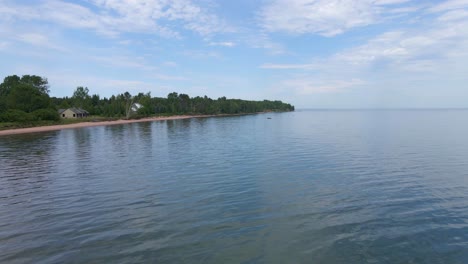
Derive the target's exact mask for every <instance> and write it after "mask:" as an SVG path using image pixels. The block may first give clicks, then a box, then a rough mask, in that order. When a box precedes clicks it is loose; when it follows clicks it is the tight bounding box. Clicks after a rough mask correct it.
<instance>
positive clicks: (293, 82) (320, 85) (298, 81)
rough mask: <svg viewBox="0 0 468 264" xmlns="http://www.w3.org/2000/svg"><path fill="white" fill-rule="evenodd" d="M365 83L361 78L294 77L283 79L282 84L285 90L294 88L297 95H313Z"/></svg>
mask: <svg viewBox="0 0 468 264" xmlns="http://www.w3.org/2000/svg"><path fill="white" fill-rule="evenodd" d="M363 84H365V82H364V81H362V80H360V79H351V80H333V79H332V80H330V79H328V80H317V79H315V78H308V77H302V78H300V77H299V78H294V79H289V80H285V81H283V82H282V83H281V84H280V86H281V87H282V89H285V90H293V92H294V93H295V94H297V95H311V94H316V93H336V92H342V91H343V90H344V89H346V88H350V87H355V86H359V85H363Z"/></svg>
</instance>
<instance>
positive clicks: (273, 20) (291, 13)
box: [259, 0, 411, 37]
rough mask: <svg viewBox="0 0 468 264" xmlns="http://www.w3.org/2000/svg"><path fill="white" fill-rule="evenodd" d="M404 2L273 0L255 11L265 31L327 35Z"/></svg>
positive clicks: (378, 19) (374, 20)
mask: <svg viewBox="0 0 468 264" xmlns="http://www.w3.org/2000/svg"><path fill="white" fill-rule="evenodd" d="M406 2H408V0H386V1H376V0H357V1H340V0H273V1H271V2H270V3H269V4H267V5H266V6H265V7H264V8H263V9H262V10H261V12H260V13H259V21H260V24H261V26H262V27H263V28H264V29H265V30H267V31H269V32H286V33H292V34H306V33H312V34H318V35H323V36H328V37H330V36H335V35H338V34H341V33H343V32H345V31H348V30H350V29H352V28H357V27H363V26H367V25H371V24H375V23H379V22H381V21H382V20H383V19H384V18H385V13H388V12H389V11H391V10H392V9H395V8H400V10H403V9H401V8H402V4H405V3H406ZM405 11H406V12H410V11H411V9H406V10H405Z"/></svg>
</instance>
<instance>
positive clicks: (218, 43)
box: [209, 41, 236, 48]
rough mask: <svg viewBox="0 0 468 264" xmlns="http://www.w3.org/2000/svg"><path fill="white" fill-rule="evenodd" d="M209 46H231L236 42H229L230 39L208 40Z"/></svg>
mask: <svg viewBox="0 0 468 264" xmlns="http://www.w3.org/2000/svg"><path fill="white" fill-rule="evenodd" d="M209 45H210V46H222V47H229V48H232V47H234V46H236V43H234V42H230V41H224V42H210V44H209Z"/></svg>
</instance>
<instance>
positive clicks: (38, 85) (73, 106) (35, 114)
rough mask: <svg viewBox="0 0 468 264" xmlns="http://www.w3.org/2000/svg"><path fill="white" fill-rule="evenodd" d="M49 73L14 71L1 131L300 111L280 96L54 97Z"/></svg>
mask: <svg viewBox="0 0 468 264" xmlns="http://www.w3.org/2000/svg"><path fill="white" fill-rule="evenodd" d="M49 93H50V90H49V84H48V81H47V79H46V78H45V77H40V76H37V75H23V76H21V77H20V76H17V75H11V76H7V77H5V78H4V80H3V82H2V83H1V84H0V136H1V135H11V134H23V133H33V132H44V131H53V130H61V129H68V128H79V127H90V126H101V125H114V124H125V123H136V122H149V121H159V120H174V119H186V118H194V117H211V116H220V115H223V116H226V115H243V114H254V113H261V112H285V111H294V106H292V105H290V104H288V103H283V102H282V101H279V100H275V101H270V100H263V101H252V100H241V99H228V98H226V97H220V98H218V99H211V98H209V97H207V96H206V95H205V96H203V97H200V96H196V97H190V96H189V95H187V94H178V93H176V92H172V93H169V94H168V95H167V97H152V96H151V94H150V93H138V94H136V95H131V94H130V93H129V92H125V93H121V94H117V95H112V96H111V97H108V98H107V97H101V96H99V95H98V94H92V95H90V91H89V89H88V88H87V87H83V86H80V87H77V88H76V89H75V90H74V92H73V95H72V96H71V97H63V98H59V97H51V96H50V95H49Z"/></svg>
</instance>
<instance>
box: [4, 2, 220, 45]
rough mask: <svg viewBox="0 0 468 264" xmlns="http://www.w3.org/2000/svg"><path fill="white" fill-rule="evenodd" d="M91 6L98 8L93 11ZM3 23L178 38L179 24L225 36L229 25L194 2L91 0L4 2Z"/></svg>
mask: <svg viewBox="0 0 468 264" xmlns="http://www.w3.org/2000/svg"><path fill="white" fill-rule="evenodd" d="M89 4H91V5H93V6H94V8H89V7H88V6H89ZM0 15H1V16H2V17H3V18H2V19H3V20H9V21H12V20H38V21H48V22H53V23H56V24H58V25H60V26H63V27H66V28H77V29H89V30H94V31H96V32H97V33H99V34H101V35H106V36H116V35H118V34H120V33H124V32H129V33H145V34H148V33H156V34H158V35H161V36H166V37H178V36H180V32H179V31H178V29H179V28H178V27H177V26H175V25H177V24H178V23H181V24H182V25H183V28H185V30H189V31H193V32H196V33H198V34H200V35H210V34H213V33H217V32H222V31H224V30H226V28H228V27H227V26H226V23H225V22H224V21H222V20H221V19H220V18H218V17H217V16H216V15H214V14H212V13H211V12H210V11H209V10H206V9H204V8H202V7H200V6H198V5H196V4H195V3H193V2H192V1H190V0H173V1H165V0H153V1H131V0H112V1H110V0H90V1H89V2H88V5H86V6H85V5H80V4H77V3H70V2H66V1H59V0H49V1H41V2H36V4H35V5H32V4H28V5H22V4H19V3H17V2H14V1H8V0H7V1H4V3H3V4H2V7H0Z"/></svg>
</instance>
